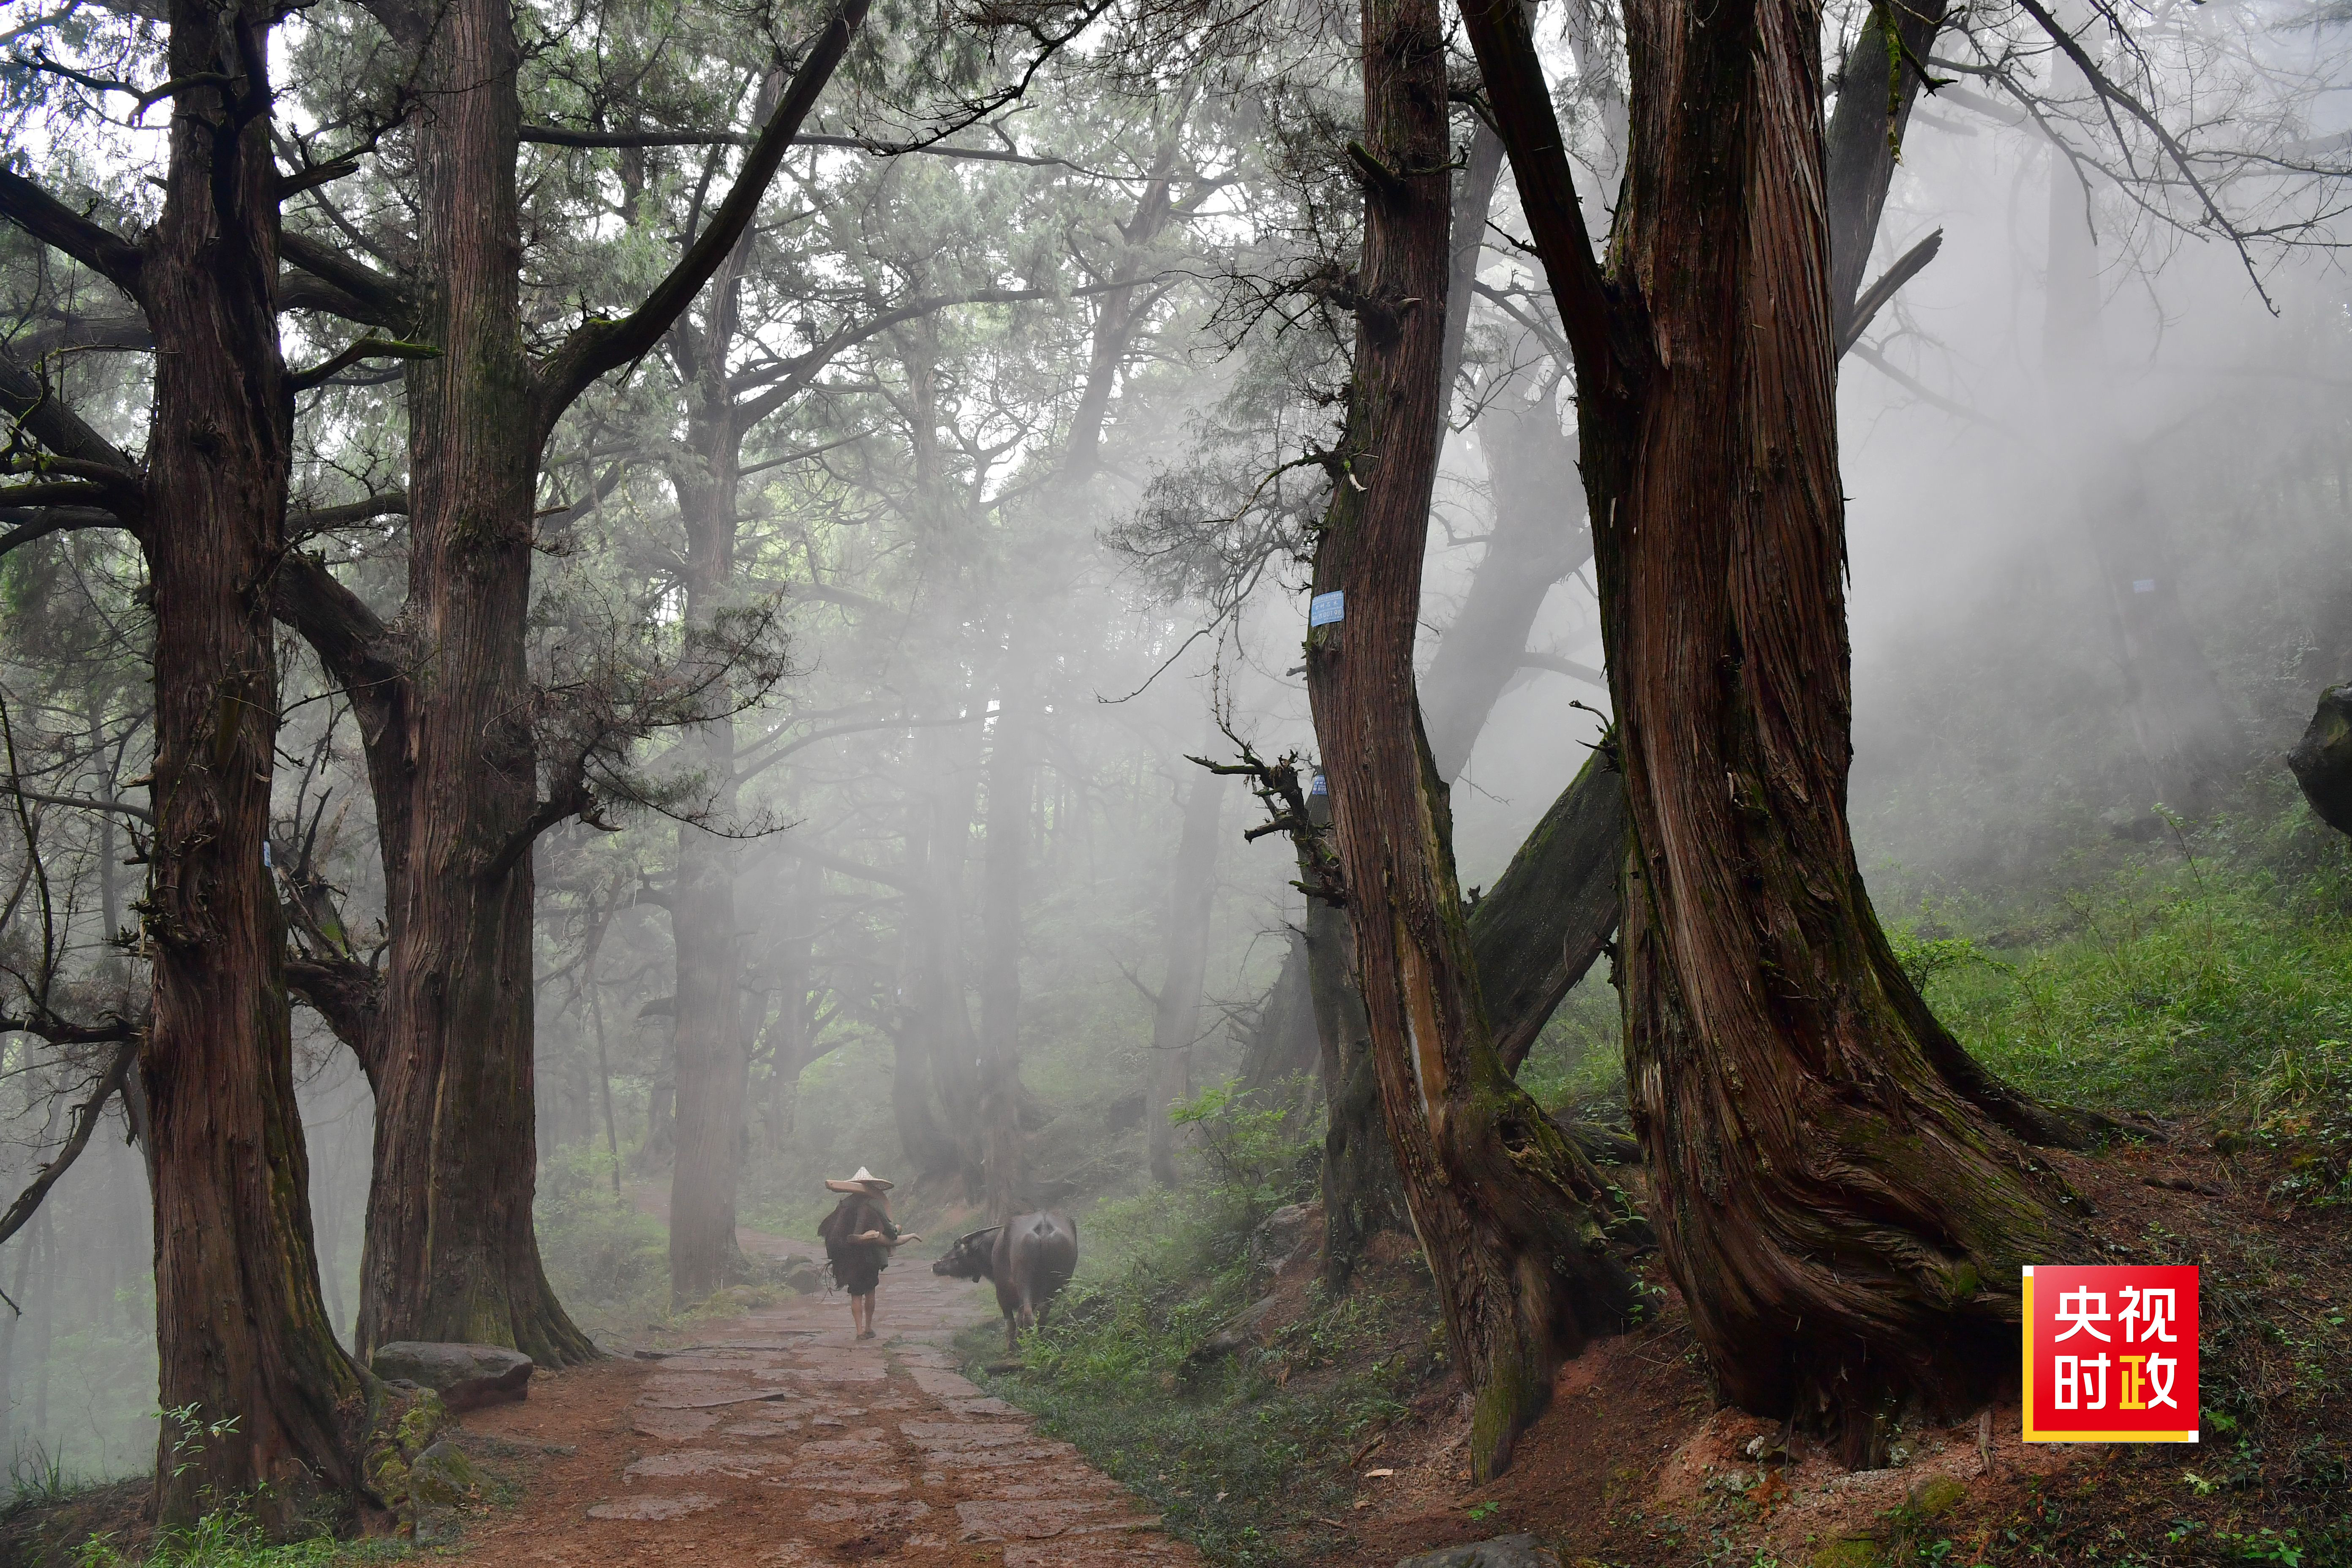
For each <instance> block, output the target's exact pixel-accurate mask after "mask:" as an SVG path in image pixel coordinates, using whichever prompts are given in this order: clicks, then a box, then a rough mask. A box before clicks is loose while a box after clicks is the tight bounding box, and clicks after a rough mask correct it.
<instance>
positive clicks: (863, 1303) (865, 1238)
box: [816, 1165, 923, 1340]
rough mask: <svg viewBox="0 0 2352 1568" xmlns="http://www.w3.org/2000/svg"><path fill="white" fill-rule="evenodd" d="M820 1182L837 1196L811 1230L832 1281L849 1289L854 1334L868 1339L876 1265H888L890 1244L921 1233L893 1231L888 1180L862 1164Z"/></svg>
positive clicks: (877, 1284) (901, 1244)
mask: <svg viewBox="0 0 2352 1568" xmlns="http://www.w3.org/2000/svg"><path fill="white" fill-rule="evenodd" d="M825 1186H826V1187H827V1188H828V1189H830V1190H831V1191H834V1192H836V1193H840V1194H843V1196H842V1200H841V1202H840V1203H838V1204H836V1205H834V1210H833V1212H832V1213H831V1214H829V1215H825V1216H824V1218H823V1219H822V1220H819V1221H818V1222H817V1227H816V1233H817V1235H818V1236H820V1237H823V1238H824V1257H825V1261H826V1263H827V1264H828V1265H830V1266H831V1268H832V1269H833V1282H834V1283H835V1284H836V1285H838V1286H840V1287H841V1288H842V1289H844V1290H846V1291H847V1292H849V1321H851V1322H852V1323H853V1324H855V1325H856V1329H857V1337H858V1338H859V1339H861V1340H870V1339H872V1338H873V1337H874V1293H875V1291H876V1290H877V1289H879V1288H880V1286H881V1283H882V1270H883V1269H885V1268H888V1267H889V1266H890V1253H891V1251H892V1249H893V1248H896V1247H904V1246H906V1245H907V1244H908V1242H910V1241H920V1240H922V1239H923V1238H922V1237H919V1236H915V1235H913V1234H911V1233H909V1234H906V1235H901V1234H900V1233H899V1230H898V1223H897V1222H896V1221H895V1220H893V1219H892V1218H891V1217H890V1200H889V1198H888V1197H887V1196H886V1195H885V1194H887V1193H888V1192H889V1191H890V1186H891V1184H890V1183H888V1182H886V1181H884V1180H883V1179H882V1178H881V1177H879V1176H877V1175H876V1174H875V1173H873V1172H871V1171H869V1170H867V1169H866V1167H865V1166H863V1165H860V1166H858V1167H857V1174H856V1175H854V1176H851V1177H849V1178H847V1179H846V1180H844V1181H838V1182H836V1181H834V1180H832V1179H831V1178H827V1179H826V1181H825Z"/></svg>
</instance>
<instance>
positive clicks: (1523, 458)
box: [1425, 5, 2084, 1146]
mask: <svg viewBox="0 0 2352 1568" xmlns="http://www.w3.org/2000/svg"><path fill="white" fill-rule="evenodd" d="M1893 14H1894V16H1895V19H1896V22H1897V25H1898V27H1899V29H1900V37H1901V42H1902V46H1903V47H1906V48H1908V49H1909V50H1910V51H1911V53H1912V55H1913V56H1914V57H1915V58H1918V59H1925V58H1927V55H1928V54H1929V52H1930V51H1931V49H1932V47H1933V46H1934V43H1935V39H1936V37H1937V33H1938V32H1939V31H1940V28H1941V24H1942V17H1943V13H1942V11H1941V10H1940V8H1937V7H1935V6H1932V5H1929V6H1925V7H1922V8H1919V9H1916V10H1915V9H1912V8H1908V7H1906V6H1902V5H1897V6H1895V7H1894V10H1893ZM1573 40H1574V35H1571V41H1573ZM1587 47H1588V48H1589V47H1590V46H1589V43H1588V45H1587ZM1580 58H1584V57H1583V55H1581V54H1580ZM1841 81H1842V84H1843V85H1842V87H1841V90H1840V93H1839V97H1838V107H1837V112H1836V114H1835V116H1834V117H1833V118H1832V121H1831V124H1830V130H1829V147H1828V154H1827V167H1828V191H1829V215H1830V237H1831V252H1832V277H1831V298H1832V301H1833V302H1834V303H1835V304H1836V305H1837V308H1838V311H1839V320H1840V321H1841V323H1842V325H1841V328H1840V337H1839V340H1838V342H1839V347H1840V352H1841V353H1843V350H1844V349H1845V348H1846V347H1849V346H1851V343H1852V341H1853V332H1854V331H1856V330H1857V323H1856V322H1855V320H1854V306H1855V300H1856V298H1857V296H1858V295H1859V293H1860V292H1861V291H1862V289H1863V281H1864V275H1865V272H1866V269H1867V267H1868V264H1869V261H1870V255H1871V250H1872V247H1873V244H1874V241H1875V239H1876V237H1877V232H1878V221H1879V216H1880V214H1881V212H1882V211H1883V209H1884V208H1885V200H1886V187H1887V183H1888V181H1889V180H1890V179H1891V178H1892V177H1893V174H1894V168H1895V163H1894V158H1893V149H1892V147H1891V146H1890V143H1889V140H1888V138H1889V135H1890V134H1893V135H1895V136H1898V137H1899V135H1900V134H1901V131H1902V128H1903V127H1904V126H1905V125H1906V124H1907V123H1908V121H1909V115H1910V110H1911V105H1912V103H1913V102H1914V100H1916V98H1917V96H1918V79H1917V73H1916V71H1913V70H1906V71H1905V72H1904V73H1903V75H1902V76H1901V77H1900V78H1898V79H1897V85H1896V88H1895V92H1894V94H1893V95H1892V97H1891V99H1890V94H1889V91H1888V88H1887V65H1886V42H1885V37H1884V35H1883V34H1881V33H1880V32H1878V31H1877V30H1876V29H1875V28H1873V29H1868V30H1865V31H1864V34H1863V36H1862V37H1860V38H1859V39H1857V40H1856V41H1855V43H1854V46H1853V48H1852V49H1851V50H1850V51H1849V52H1848V53H1847V55H1846V58H1845V64H1844V68H1843V72H1842V76H1841ZM1890 102H1891V103H1892V105H1893V108H1894V116H1893V119H1892V120H1891V121H1890V119H1889V116H1888V106H1889V104H1890ZM1608 107H1609V108H1610V109H1611V110H1612V111H1614V112H1612V116H1611V119H1612V124H1615V125H1616V129H1617V134H1618V137H1619V139H1620V142H1622V133H1623V126H1622V123H1620V121H1622V105H1620V104H1619V103H1618V101H1617V100H1615V99H1613V98H1612V99H1611V100H1609V102H1608ZM1890 127H1891V131H1890ZM1532 413H1533V411H1529V412H1528V414H1522V415H1520V416H1519V417H1518V420H1517V430H1515V431H1511V432H1510V433H1507V434H1505V433H1503V432H1502V430H1501V429H1500V428H1498V429H1497V434H1496V438H1495V441H1494V445H1493V446H1492V447H1490V449H1489V459H1488V460H1489V462H1490V464H1491V465H1494V466H1495V467H1494V479H1493V482H1494V485H1495V490H1496V521H1495V528H1496V539H1495V542H1493V543H1492V544H1490V545H1489V547H1488V549H1489V554H1488V556H1487V557H1486V560H1483V561H1482V562H1481V563H1480V564H1479V574H1478V577H1477V578H1476V579H1475V582H1474V584H1473V587H1472V590H1471V593H1472V599H1473V601H1475V603H1473V602H1465V605H1464V606H1463V614H1462V615H1461V616H1457V617H1456V623H1455V624H1456V626H1464V625H1472V626H1478V625H1495V626H1502V625H1505V624H1510V623H1509V618H1510V617H1516V616H1524V617H1526V619H1525V620H1524V621H1519V622H1517V626H1518V630H1517V634H1516V635H1517V642H1516V644H1513V645H1512V646H1513V647H1514V648H1515V649H1516V648H1517V647H1525V646H1526V645H1525V637H1526V626H1527V625H1529V624H1532V619H1533V616H1534V614H1535V610H1536V608H1537V606H1538V605H1539V604H1540V597H1539V596H1535V595H1531V594H1530V592H1529V590H1528V587H1527V586H1526V584H1529V583H1532V582H1534V581H1537V580H1542V581H1544V585H1545V588H1546V589H1547V590H1548V589H1549V583H1550V582H1551V581H1556V580H1557V579H1556V578H1553V579H1541V573H1542V571H1543V570H1545V568H1544V567H1543V566H1542V565H1540V564H1533V562H1538V561H1540V560H1542V559H1544V557H1543V556H1542V554H1541V552H1544V551H1546V550H1551V551H1558V550H1559V549H1560V548H1561V545H1560V541H1562V540H1563V539H1567V540H1569V541H1570V548H1571V550H1572V553H1573V559H1571V560H1570V562H1569V564H1568V566H1567V567H1566V568H1565V571H1573V570H1575V569H1576V568H1577V567H1578V566H1580V565H1582V564H1583V563H1584V562H1585V561H1587V560H1590V559H1591V534H1590V531H1589V530H1585V529H1583V528H1582V525H1581V516H1582V513H1583V506H1582V498H1581V497H1579V498H1577V500H1573V501H1570V502H1568V503H1567V504H1568V505H1569V506H1570V507H1571V508H1573V509H1574V513H1575V514H1576V516H1577V518H1578V520H1579V521H1575V522H1569V521H1566V520H1564V519H1563V518H1562V517H1561V516H1560V515H1559V510H1558V509H1559V507H1560V506H1561V504H1562V503H1561V501H1560V500H1559V495H1560V493H1561V492H1560V489H1559V486H1560V483H1561V481H1562V479H1563V478H1564V476H1565V474H1566V473H1567V472H1568V469H1567V468H1566V466H1565V462H1564V460H1563V459H1564V458H1565V457H1566V455H1567V454H1566V450H1565V449H1566V447H1567V441H1568V438H1567V437H1559V438H1558V447H1557V450H1556V449H1555V447H1554V446H1553V444H1552V442H1551V441H1550V440H1549V439H1548V437H1554V436H1557V435H1558V426H1557V425H1556V424H1552V423H1549V422H1544V423H1538V424H1536V425H1534V426H1533V427H1532V429H1530V427H1529V415H1530V414H1532ZM1490 417H1491V416H1490ZM1538 523H1539V524H1540V525H1541V526H1540V527H1533V526H1530V525H1531V524H1538ZM1547 540H1548V541H1549V542H1547ZM1515 562H1516V563H1517V564H1512V565H1511V569H1510V570H1508V571H1507V572H1505V573H1504V574H1503V576H1502V578H1501V579H1500V580H1499V581H1498V582H1497V584H1496V586H1495V587H1494V588H1493V589H1491V590H1489V589H1487V587H1486V582H1487V576H1488V568H1489V567H1490V566H1502V565H1506V564H1509V563H1515ZM1481 595H1490V596H1487V597H1484V598H1482V597H1481ZM1531 598H1532V602H1530V600H1531ZM1474 610H1475V616H1474V614H1473V612H1474ZM1447 635H1448V637H1452V636H1453V633H1452V632H1451V631H1449V633H1448V634H1447ZM1479 640H1480V641H1481V643H1482V644H1483V645H1484V649H1485V651H1486V658H1477V659H1472V658H1462V659H1460V660H1459V661H1458V662H1456V661H1455V660H1454V659H1453V658H1449V651H1450V650H1449V648H1448V647H1447V644H1446V642H1444V641H1441V642H1440V643H1439V645H1438V653H1437V657H1436V658H1435V659H1433V661H1432V662H1431V666H1430V672H1429V678H1428V680H1427V682H1426V683H1425V685H1426V688H1427V689H1428V690H1429V692H1430V693H1431V697H1430V700H1429V702H1428V704H1427V706H1428V708H1429V710H1431V711H1432V712H1433V713H1434V714H1437V715H1438V717H1437V718H1435V719H1433V726H1435V728H1434V729H1433V741H1432V745H1433V748H1435V749H1436V750H1437V752H1438V756H1439V761H1440V766H1441V768H1443V767H1444V764H1445V763H1446V762H1447V761H1449V760H1450V761H1452V762H1453V763H1454V765H1455V766H1456V767H1457V768H1458V767H1459V766H1460V765H1461V764H1462V763H1466V762H1467V761H1468V757H1469V751H1468V747H1469V745H1470V744H1473V743H1475V741H1476V738H1477V731H1476V730H1475V729H1472V730H1470V731H1467V733H1466V738H1459V739H1456V738H1449V739H1448V740H1447V741H1446V742H1444V744H1442V745H1441V744H1440V742H1438V741H1437V739H1436V738H1435V737H1436V735H1437V734H1438V733H1441V732H1444V733H1449V734H1450V733H1451V731H1450V730H1449V726H1448V718H1447V716H1448V715H1450V714H1452V713H1454V712H1456V711H1460V710H1469V711H1475V712H1476V713H1477V714H1478V715H1479V724H1480V725H1481V726H1483V725H1484V723H1485V720H1486V714H1487V713H1489V712H1491V710H1492V706H1493V702H1494V700H1495V698H1496V696H1499V695H1500V693H1501V691H1502V690H1503V689H1505V687H1506V685H1507V680H1508V677H1509V672H1508V671H1507V670H1504V669H1502V668H1499V662H1498V660H1497V658H1496V655H1495V650H1496V649H1497V648H1499V647H1501V646H1502V644H1505V643H1510V641H1511V639H1510V638H1508V637H1504V638H1500V639H1497V638H1495V637H1481V638H1480V639H1479ZM1452 651H1454V652H1459V651H1463V650H1452ZM1441 689H1442V690H1443V691H1444V698H1443V700H1440V699H1439V697H1438V696H1437V693H1438V692H1439V691H1440V690H1441ZM1486 690H1491V692H1492V693H1493V695H1489V696H1486V697H1484V698H1483V699H1482V698H1481V697H1480V695H1479V693H1480V692H1481V691H1486ZM1481 700H1483V701H1484V702H1485V704H1486V706H1485V707H1483V708H1482V707H1479V706H1478V704H1479V702H1480V701H1481ZM1448 776H1449V777H1450V776H1451V775H1450V774H1449V775H1448ZM1623 810H1624V792H1623V785H1622V779H1621V778H1620V777H1619V776H1618V775H1617V774H1616V773H1615V772H1614V770H1613V765H1612V764H1609V763H1601V762H1600V761H1599V760H1598V759H1595V760H1594V761H1592V762H1590V763H1588V764H1587V765H1586V766H1585V768H1584V769H1583V770H1582V771H1580V773H1578V774H1577V776H1576V779H1575V780H1574V782H1572V783H1571V784H1570V785H1569V787H1568V788H1567V789H1566V790H1565V791H1563V792H1562V793H1561V795H1560V797H1559V799H1558V800H1556V801H1554V802H1553V803H1552V805H1551V808H1550V810H1549V811H1548V812H1546V813H1545V814H1544V817H1543V819H1542V821H1541V822H1539V823H1538V825H1537V826H1536V829H1535V831H1534V832H1533V833H1531V834H1530V835H1529V836H1528V838H1527V840H1526V841H1525V842H1524V843H1523V844H1522V845H1521V846H1520V847H1519V849H1518V851H1517V854H1516V855H1514V857H1513V858H1512V861H1511V866H1510V868H1509V870H1508V871H1507V872H1506V873H1505V875H1504V877H1503V879H1502V880H1500V881H1498V882H1497V883H1496V885H1495V886H1494V888H1493V889H1490V890H1489V891H1488V892H1487V894H1486V898H1485V899H1483V900H1480V901H1479V903H1478V904H1477V906H1476V907H1475V909H1474V910H1473V911H1472V913H1471V921H1470V925H1471V938H1472V941H1473V942H1474V943H1475V946H1476V948H1477V950H1478V953H1479V973H1480V976H1481V978H1482V979H1483V980H1484V981H1485V983H1486V1005H1487V1010H1488V1011H1487V1016H1488V1019H1489V1021H1490V1023H1491V1025H1492V1026H1493V1028H1494V1032H1495V1041H1496V1049H1497V1050H1498V1051H1500V1052H1501V1053H1502V1055H1503V1058H1504V1059H1505V1061H1506V1063H1507V1065H1508V1066H1509V1068H1510V1069H1511V1070H1512V1071H1513V1072H1517V1070H1518V1067H1519V1064H1520V1063H1521V1062H1523V1061H1524V1060H1525V1059H1526V1058H1527V1053H1528V1049H1529V1048H1530V1047H1532V1046H1533V1045H1534V1043H1535V1040H1536V1037H1537V1036H1538V1035H1539V1034H1540V1033H1541V1032H1542V1030H1543V1026H1544V1025H1545V1024H1546V1023H1547V1022H1549V1019H1550V1017H1551V1015H1552V1013H1553V1011H1554V1010H1555V1009H1556V1008H1558V1006H1559V1003H1560V999H1561V998H1562V997H1564V996H1566V995H1567V994H1568V993H1569V992H1570V990H1571V989H1573V988H1574V987H1575V985H1576V983H1577V982H1578V981H1580V980H1581V979H1582V978H1583V977H1584V974H1585V973H1586V971H1587V970H1588V969H1590V968H1591V963H1592V961H1593V960H1594V959H1595V958H1597V957H1599V956H1600V954H1601V952H1603V951H1604V950H1605V949H1606V947H1607V945H1608V941H1609V935H1610V933H1611V932H1612V931H1614V930H1615V929H1616V927H1617V923H1618V915H1619V903H1618V889H1617V877H1618V870H1619V859H1620V855H1619V853H1618V851H1617V850H1616V849H1615V848H1614V847H1615V846H1622V843H1623V839H1624V832H1625V828H1624V824H1623V821H1622V814H1623ZM1987 1092H1988V1094H1989V1095H1993V1096H1994V1098H2002V1099H2003V1103H2005V1104H2013V1105H2014V1106H2016V1108H2017V1110H2016V1118H2017V1120H2018V1121H2020V1122H2021V1124H2031V1126H2032V1129H2033V1131H2031V1132H2030V1133H2028V1132H2025V1131H2022V1130H2021V1135H2025V1136H2032V1137H2034V1138H2037V1139H2039V1140H2042V1141H2046V1142H2056V1143H2060V1144H2063V1145H2067V1146H2073V1145H2074V1144H2076V1143H2078V1142H2080V1141H2081V1139H2082V1136H2083V1132H2084V1127H2083V1124H2082V1123H2081V1122H2080V1121H2072V1120H2069V1119H2066V1118H2063V1117H2053V1116H2050V1115H2047V1114H2046V1113H2042V1112H2040V1111H2038V1110H2032V1109H2029V1108H2027V1107H2026V1106H2025V1104H2024V1102H2022V1101H2021V1100H2019V1099H2018V1097H2015V1096H2006V1095H2005V1091H2001V1093H2000V1094H1996V1093H1995V1091H1992V1090H1990V1089H1989V1090H1988V1091H1987Z"/></svg>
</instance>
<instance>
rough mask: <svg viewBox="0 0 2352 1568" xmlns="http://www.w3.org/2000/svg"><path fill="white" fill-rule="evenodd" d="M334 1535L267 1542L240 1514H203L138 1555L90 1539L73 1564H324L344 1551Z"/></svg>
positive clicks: (257, 1567) (244, 1567)
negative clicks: (198, 1518)
mask: <svg viewBox="0 0 2352 1568" xmlns="http://www.w3.org/2000/svg"><path fill="white" fill-rule="evenodd" d="M343 1550H344V1549H343V1547H342V1545H341V1543H340V1542H336V1541H335V1540H334V1538H333V1537H331V1536H326V1535H320V1536H314V1537H312V1538H311V1539H310V1540H307V1541H294V1542H272V1541H270V1540H269V1539H268V1537H267V1536H265V1535H264V1534H263V1533H262V1531H261V1527H260V1526H259V1525H257V1524H256V1523H255V1522H254V1521H253V1520H252V1519H251V1518H250V1517H249V1516H247V1515H245V1514H242V1513H237V1512H222V1513H212V1514H206V1515H205V1517H204V1518H202V1519H200V1520H198V1521H196V1522H195V1523H194V1524H192V1525H189V1526H187V1527H185V1528H184V1529H173V1530H159V1531H156V1532H155V1535H154V1538H153V1539H152V1541H151V1542H149V1543H148V1545H147V1549H146V1551H145V1552H144V1553H143V1554H142V1555H141V1556H138V1557H131V1556H128V1555H125V1554H124V1553H123V1552H121V1551H120V1550H119V1549H118V1548H117V1547H116V1546H115V1544H114V1542H113V1541H112V1540H111V1539H110V1538H108V1537H104V1536H100V1537H96V1538H93V1539H92V1540H91V1541H89V1542H88V1543H87V1544H85V1545H84V1546H83V1547H82V1548H81V1550H80V1552H79V1553H77V1554H76V1556H75V1558H74V1563H75V1568H129V1565H130V1564H131V1563H145V1564H146V1568H324V1565H325V1564H327V1563H334V1562H336V1561H337V1560H338V1559H339V1558H340V1557H341V1556H342V1554H343Z"/></svg>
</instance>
